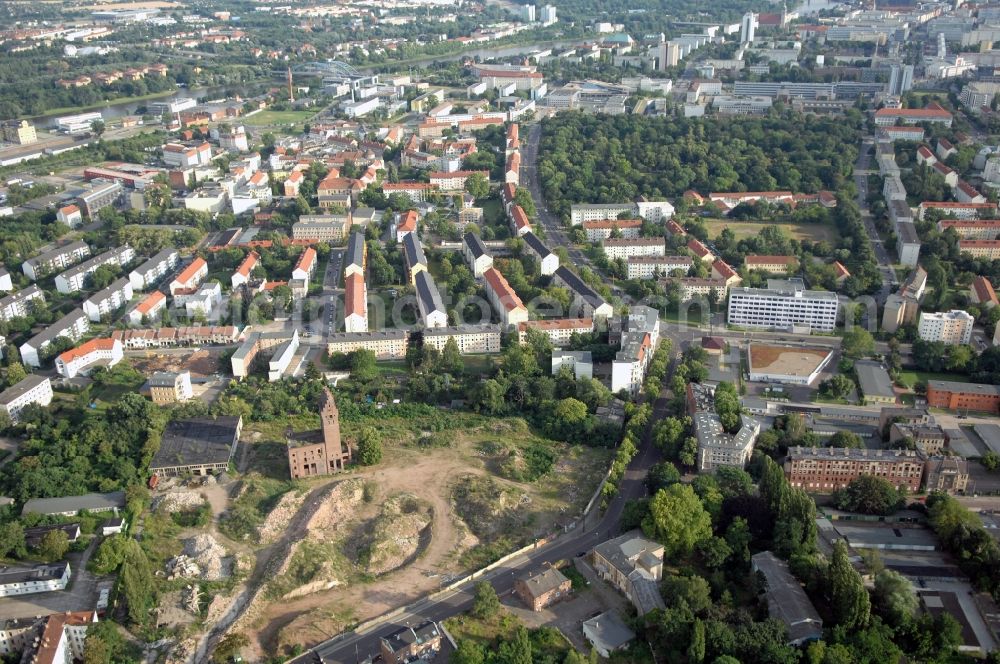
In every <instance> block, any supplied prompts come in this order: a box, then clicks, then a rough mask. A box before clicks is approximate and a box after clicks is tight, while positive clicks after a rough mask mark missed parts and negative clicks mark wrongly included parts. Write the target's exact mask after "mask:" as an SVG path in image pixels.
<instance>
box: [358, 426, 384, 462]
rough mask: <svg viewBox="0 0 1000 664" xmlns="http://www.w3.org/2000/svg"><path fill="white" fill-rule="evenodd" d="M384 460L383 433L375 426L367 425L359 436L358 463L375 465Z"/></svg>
mask: <svg viewBox="0 0 1000 664" xmlns="http://www.w3.org/2000/svg"><path fill="white" fill-rule="evenodd" d="M381 460H382V434H381V433H379V432H378V429H376V428H375V427H365V428H364V429H362V430H361V434H360V435H359V436H358V463H360V464H362V465H364V466H374V465H375V464H377V463H378V462H379V461H381Z"/></svg>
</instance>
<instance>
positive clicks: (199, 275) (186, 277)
mask: <svg viewBox="0 0 1000 664" xmlns="http://www.w3.org/2000/svg"><path fill="white" fill-rule="evenodd" d="M206 276H208V263H206V262H205V259H204V258H201V257H197V258H195V259H194V260H193V261H191V262H190V263H189V264H188V265H187V267H185V268H184V269H183V270H181V271H180V273H179V274H178V275H177V276H176V277H174V278H173V279H172V280H171V281H170V286H169V288H170V294H171V295H176V294H177V292H178V291H183V290H191V289H194V288H197V287H198V286H199V285H200V284H201V282H202V280H204V279H205V277H206Z"/></svg>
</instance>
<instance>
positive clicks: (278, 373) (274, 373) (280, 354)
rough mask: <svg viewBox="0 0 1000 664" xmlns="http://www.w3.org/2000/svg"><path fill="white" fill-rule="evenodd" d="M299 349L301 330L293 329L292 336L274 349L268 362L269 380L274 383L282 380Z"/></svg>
mask: <svg viewBox="0 0 1000 664" xmlns="http://www.w3.org/2000/svg"><path fill="white" fill-rule="evenodd" d="M298 350H299V331H298V330H293V331H292V338H291V339H288V340H287V341H285V342H283V343H281V344H280V345H279V346H278V347H277V348H275V349H274V354H273V355H272V356H271V359H270V360H268V362H267V380H268V382H271V383H274V382H276V381H279V380H281V377H282V376H283V375H284V374H285V371H287V370H288V367H289V365H290V364H291V363H292V358H293V357H295V353H296V352H298Z"/></svg>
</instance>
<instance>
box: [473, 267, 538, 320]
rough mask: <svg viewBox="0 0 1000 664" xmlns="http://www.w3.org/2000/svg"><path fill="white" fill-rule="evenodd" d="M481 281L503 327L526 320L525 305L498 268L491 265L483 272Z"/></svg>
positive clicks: (526, 311)
mask: <svg viewBox="0 0 1000 664" xmlns="http://www.w3.org/2000/svg"><path fill="white" fill-rule="evenodd" d="M483 281H484V283H485V285H486V296H487V298H488V299H489V301H490V304H491V305H492V306H493V309H494V310H495V311H496V312H497V314H498V315H499V316H500V320H501V322H502V323H503V325H504V327H511V326H513V325H517V324H518V323H523V322H525V321H527V320H528V309H527V307H525V306H524V303H523V302H521V298H520V297H518V295H517V293H516V292H515V291H514V289H513V288H512V287H511V285H510V284H509V283H507V279H505V278H504V276H503V275H502V274H500V271H499V270H497V269H496V268H494V267H491V268H490V269H489V270H487V271H486V272H484V273H483Z"/></svg>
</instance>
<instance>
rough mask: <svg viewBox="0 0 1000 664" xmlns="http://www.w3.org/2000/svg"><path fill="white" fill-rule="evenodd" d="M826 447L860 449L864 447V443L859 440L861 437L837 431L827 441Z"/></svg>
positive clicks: (849, 432) (851, 432) (852, 433)
mask: <svg viewBox="0 0 1000 664" xmlns="http://www.w3.org/2000/svg"><path fill="white" fill-rule="evenodd" d="M826 446H827V447H847V448H854V449H861V448H863V447H864V446H865V443H864V441H862V440H861V436H859V435H858V434H856V433H854V432H853V431H838V432H837V433H835V434H833V435H832V436H830V440H828V441H827V444H826Z"/></svg>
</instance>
